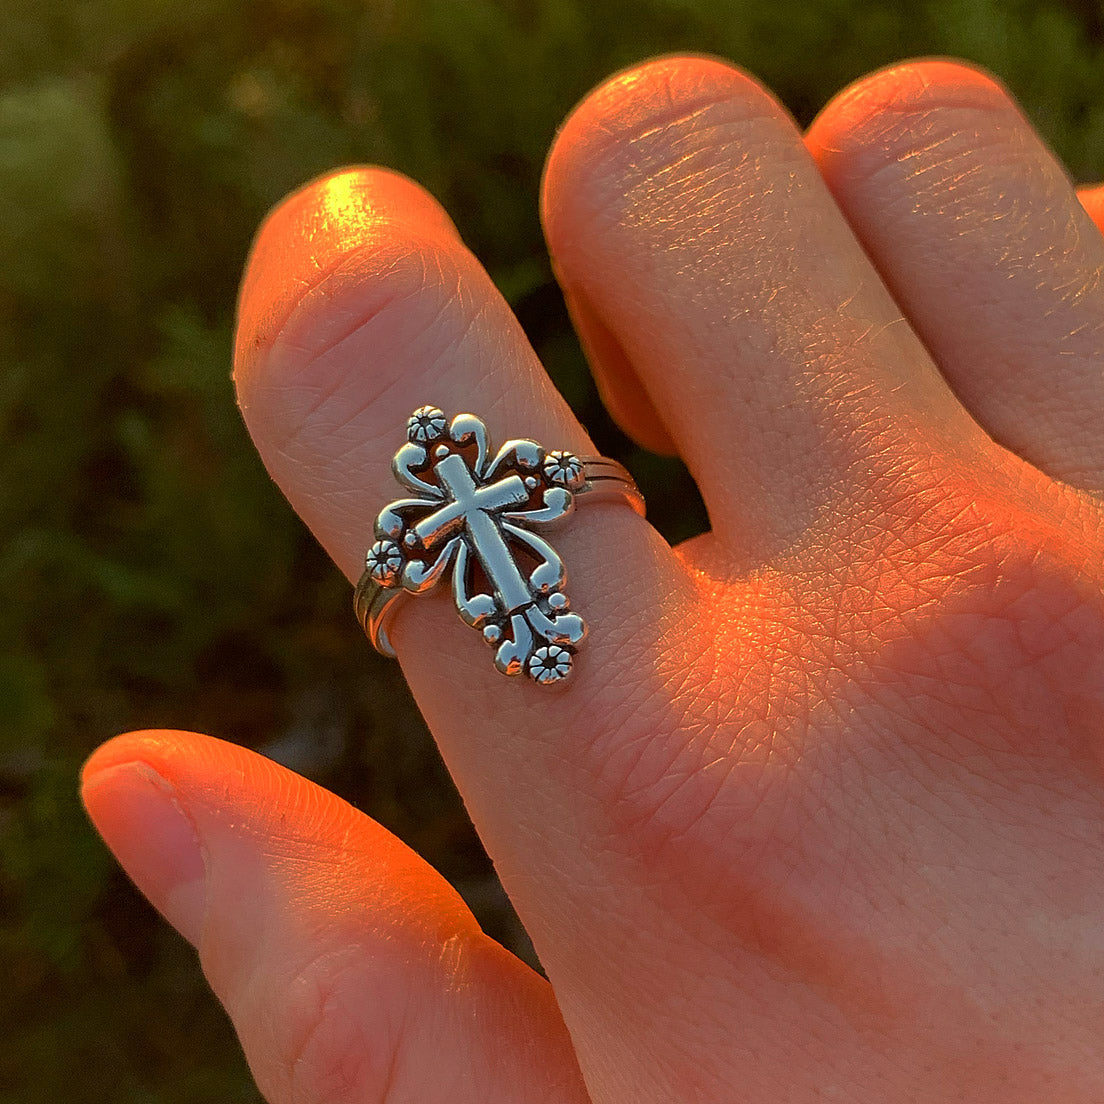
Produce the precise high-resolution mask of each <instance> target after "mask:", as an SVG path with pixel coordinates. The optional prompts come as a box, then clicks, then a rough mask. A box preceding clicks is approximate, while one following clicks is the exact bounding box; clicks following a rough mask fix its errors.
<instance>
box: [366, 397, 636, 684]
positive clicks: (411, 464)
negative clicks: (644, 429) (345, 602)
mask: <svg viewBox="0 0 1104 1104" xmlns="http://www.w3.org/2000/svg"><path fill="white" fill-rule="evenodd" d="M406 435H407V441H406V443H405V444H404V445H402V447H401V448H400V449H399V450H398V452H396V453H395V458H394V461H393V463H392V470H393V472H394V474H395V478H396V479H397V480H398V481H399V483H400V484H401V485H402V486H403V487H404V488H405V490H407V491H408V492H410V494H411V496H412V497H409V498H400V499H397V500H396V501H394V502H392V503H390V505H388V506H386V507H385V508H384V509H383V510H382V511H381V512H380V514H379V516H378V517H377V518H376V525H375V536H376V541H375V543H374V544H373V545H372V547H371V548H369V549H368V553H367V556H366V557H365V567H364V573H363V575H361V577H360V582H359V583H358V584H357V588H356V593H355V595H354V608H355V610H356V614H357V619H358V620H359V621H360V623H361V625H362V626H363V627H364V631H365V632H366V633H367V634H368V638H369V639H370V640H371V641H372V644H373V645H375V647H376V649H377V650H378V651H380V652H382V653H383V654H384V655H388V656H394V654H395V651H394V649H393V648H392V646H391V641H390V639H389V638H388V633H387V627H388V624H389V622H390V619H391V618H392V617H393V616H394V613H395V608H396V607H395V601H396V599H398V598H399V597H401V596H402V595H404V594H425V593H428V592H429V591H430V590H431V589H432V588H433V587H434V586H435V584H436V583H437V582H438V581H439V580H440V579H442V578H443V577H444V576H445V574H446V573H447V571H448V569H449V568H450V567H451V568H452V589H453V596H454V598H455V601H456V609H457V611H458V612H459V614H460V617H461V618H462V619H463V620H464V621H465V622H466V623H467V624H468V625H471V626H472V627H473V628H475V629H478V630H479V631H480V632H481V633H482V635H483V639H484V640H485V641H486V642H487V643H488V644H489V645H491V646H492V647H493V648H494V649H495V661H494V662H495V666H496V667H497V668H498V670H499V671H501V672H502V673H503V674H505V675H518V674H523V673H524V674H525V675H527V676H528V677H529V678H531V679H532V680H533V681H534V682H537V683H539V684H541V685H552V684H554V683H557V682H560V681H561V680H563V679H564V678H566V677H567V676H568V675H569V674H570V673H571V669H572V664H573V662H574V656H575V653H576V651H577V650H578V648H579V645H580V644H581V643H582V641H583V638H584V637H585V636H586V631H587V630H586V625H585V623H584V622H583V619H582V618H581V617H580V616H579V615H578V614H577V613H573V612H571V610H570V609H569V603H568V599H567V595H566V594H565V593H564V589H563V588H564V584H565V582H566V580H567V572H566V570H565V568H564V564H563V561H562V560H561V559H560V557H559V556H558V555H557V554H556V552H555V550H554V549H553V548H552V546H551V545H550V544H549V543H548V542H547V541H546V540H545V539H544V538H543V537H541V536H539V535H538V534H537V533H536V532H534V530H535V529H542V528H545V527H547V526H550V525H554V524H555V523H556V522H558V521H561V520H562V519H563V518H566V517H567V516H568V514H570V513H571V511H572V510H573V509H574V507H575V505H576V503H577V502H583V501H595V500H609V499H615V500H618V501H622V502H626V503H628V504H629V505H630V506H631V507H632V508H633V509H634V510H636V512H637V513H638V514H641V515H643V513H644V499H643V496H642V495H641V494H640V491H639V489H638V488H637V486H636V484H635V483H634V482H633V479H632V476H631V475H629V473H628V472H627V471H626V470H625V468H624V467H622V465H621V464H619V463H618V462H617V461H616V460H610V459H609V458H607V457H604V456H597V457H580V456H575V455H574V454H573V453H570V452H564V451H552V452H548V451H546V450H545V449H544V448H543V447H542V446H541V445H539V444H537V442H536V441H531V440H528V439H526V438H519V439H517V440H512V441H507V442H506V443H505V444H504V445H503V446H502V447H501V448H500V449H499V450H498V451H497V452H496V453H494V455H493V456H492V455H491V449H490V441H489V438H488V435H487V427H486V426H485V425H484V424H483V422H482V420H481V419H479V418H477V417H476V416H475V415H474V414H458V415H457V416H456V417H455V418H453V419H452V421H451V422H449V421H448V419H447V418H446V417H445V415H444V414H443V413H442V411H440V410H439V409H438V408H437V407H435V406H423V407H420V408H419V409H418V410H415V411H414V413H413V414H412V415H411V416H410V419H409V420H408V422H407V432H406ZM519 554H520V558H519Z"/></svg>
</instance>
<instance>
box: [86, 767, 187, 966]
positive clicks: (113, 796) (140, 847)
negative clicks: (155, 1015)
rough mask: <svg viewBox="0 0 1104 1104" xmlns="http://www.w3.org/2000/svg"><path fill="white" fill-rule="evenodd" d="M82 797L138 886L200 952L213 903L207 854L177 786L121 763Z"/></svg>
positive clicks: (90, 783) (94, 779)
mask: <svg viewBox="0 0 1104 1104" xmlns="http://www.w3.org/2000/svg"><path fill="white" fill-rule="evenodd" d="M82 797H83V799H84V805H85V808H86V809H87V810H88V815H89V816H90V817H91V818H92V822H93V823H94V824H95V825H96V828H97V830H98V831H99V833H100V835H101V836H103V838H104V841H105V842H106V843H107V846H108V847H110V848H111V850H112V851H113V852H114V853H115V857H116V858H117V859H118V860H119V864H120V865H121V866H122V868H123V869H124V870H125V871H126V872H127V874H129V875H130V877H131V879H132V880H133V882H134V884H135V885H136V886H137V887H138V888H139V889H140V890H141V891H142V892H143V893H144V894H145V895H146V896H147V897H148V898H149V899H150V902H151V903H152V904H153V906H154V907H155V908H156V909H157V910H158V911H159V912H160V913H161V915H162V916H164V917H165V919H166V920H168V922H169V923H170V924H172V926H173V927H174V928H176V930H177V931H178V932H180V934H181V935H182V936H184V938H185V939H187V940H188V942H189V943H191V944H192V945H193V946H198V944H199V938H200V934H201V932H202V930H203V916H204V911H205V907H206V897H207V892H206V871H205V868H204V862H203V852H202V849H201V847H200V843H199V837H198V836H197V835H196V831H195V827H194V826H193V824H192V822H191V821H190V820H189V819H188V816H187V814H186V813H185V812H184V810H183V808H182V807H181V805H180V802H179V800H178V799H177V796H176V793H175V791H174V790H173V788H172V786H170V785H169V783H168V782H167V781H166V780H165V779H164V778H162V777H161V775H159V774H158V773H157V772H156V771H155V770H154V769H153V768H152V767H151V766H149V764H147V763H142V762H131V763H121V764H118V765H116V766H112V767H107V768H105V769H104V770H102V771H98V772H96V773H95V774H93V775H91V776H89V777H86V778H85V779H84V783H83V787H82Z"/></svg>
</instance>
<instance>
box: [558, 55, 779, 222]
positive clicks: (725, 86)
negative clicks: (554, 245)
mask: <svg viewBox="0 0 1104 1104" xmlns="http://www.w3.org/2000/svg"><path fill="white" fill-rule="evenodd" d="M780 127H781V128H782V129H783V130H784V132H785V134H786V136H787V137H789V138H792V136H793V126H792V123H791V122H790V121H789V119H788V117H787V116H786V114H785V111H784V109H783V108H782V107H781V106H780V105H779V104H778V102H777V101H776V100H775V99H774V98H773V96H772V95H771V93H770V92H768V91H767V90H766V89H765V88H764V87H763V86H762V85H760V84H759V83H758V82H757V81H756V80H755V79H754V78H752V77H751V76H750V75H748V74H747V73H745V72H744V71H742V70H740V69H738V68H736V67H735V66H732V65H729V64H727V63H724V62H721V61H717V60H714V59H711V58H707V57H698V56H679V57H667V58H660V59H658V60H655V61H652V62H648V63H646V64H644V65H641V66H637V67H635V68H633V69H630V70H627V71H626V72H624V73H621V74H618V75H617V76H615V77H613V78H612V79H611V80H609V81H608V82H607V83H606V84H604V85H601V86H600V87H599V88H598V89H596V90H595V91H594V92H593V93H591V95H590V96H589V97H588V98H587V99H586V100H584V101H583V103H582V104H581V105H580V106H579V107H578V108H577V109H576V110H575V112H574V113H573V114H572V116H571V117H570V118H569V119H568V121H567V123H566V124H565V125H564V128H563V130H562V131H561V134H560V137H559V138H558V140H557V142H556V144H555V146H554V147H553V150H552V153H551V155H550V158H549V163H548V170H547V173H546V181H545V216H546V221H547V222H548V223H549V224H550V227H552V228H553V230H554V224H555V223H557V222H558V221H559V218H560V213H561V206H560V205H561V204H562V203H565V202H570V203H571V204H572V205H573V207H574V206H576V205H577V204H578V203H580V202H585V203H586V205H587V209H586V210H585V211H583V212H581V213H582V214H583V216H584V218H586V217H587V216H589V218H590V219H593V220H596V221H605V220H609V219H621V218H623V217H624V216H625V214H626V212H628V211H631V210H632V208H633V206H634V204H638V203H639V202H640V199H641V196H642V194H643V193H644V191H645V190H647V192H648V194H649V195H650V196H652V201H653V202H654V201H655V192H656V190H657V189H658V190H659V191H660V192H662V190H663V189H664V188H665V187H666V186H667V185H668V183H669V180H668V178H669V177H671V176H672V175H675V176H677V177H678V179H677V180H676V181H673V182H672V183H673V184H675V185H677V187H678V188H679V189H684V188H685V187H686V177H687V174H688V173H691V174H693V173H694V172H695V170H698V172H697V174H696V175H698V176H700V177H706V176H709V175H710V173H709V166H710V163H711V162H714V163H715V162H716V160H717V158H718V153H717V150H718V148H719V149H721V150H722V151H723V150H724V148H725V147H724V145H718V142H717V139H718V137H724V138H727V139H729V140H730V141H731V139H733V138H737V137H739V136H741V135H743V136H744V137H745V138H746V142H744V143H741V144H742V145H747V146H750V145H752V144H759V143H762V142H764V141H766V142H773V144H775V145H777V144H778V143H777V139H776V138H775V137H774V135H776V134H777V133H778V131H779V129H780ZM675 166H678V169H679V171H678V173H677V174H672V172H671V170H672V169H673V168H674V167H675ZM572 213H573V214H574V215H576V216H577V215H578V214H579V213H580V212H578V211H574V210H573V212H572Z"/></svg>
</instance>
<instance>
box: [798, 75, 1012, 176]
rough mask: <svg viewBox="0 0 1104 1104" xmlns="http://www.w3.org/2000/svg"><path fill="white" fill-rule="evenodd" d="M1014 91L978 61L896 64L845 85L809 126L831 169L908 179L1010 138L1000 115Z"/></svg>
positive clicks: (1009, 104) (1009, 107)
mask: <svg viewBox="0 0 1104 1104" xmlns="http://www.w3.org/2000/svg"><path fill="white" fill-rule="evenodd" d="M1014 110H1015V108H1014V106H1013V104H1012V101H1011V97H1010V96H1009V94H1008V92H1007V91H1006V90H1005V89H1004V87H1003V86H1002V85H1001V84H1000V83H999V81H998V80H997V79H996V77H994V76H993V75H992V74H990V73H988V72H987V71H986V70H984V69H982V68H981V67H979V66H974V65H971V64H967V63H965V62H959V61H949V60H943V59H936V60H922V61H913V62H906V63H904V64H901V65H894V66H891V67H889V68H887V69H882V70H879V71H877V72H875V73H872V74H870V75H869V76H867V77H864V78H862V79H861V80H859V81H858V82H856V83H855V84H854V85H852V86H851V87H850V88H847V89H845V90H844V91H843V92H841V93H840V94H839V95H838V96H837V97H836V98H835V99H834V100H832V101H831V103H829V104H828V106H827V107H826V108H825V109H824V111H823V112H822V113H821V115H820V116H819V117H818V118H817V119H816V120H815V121H814V123H813V125H812V127H810V132H809V140H810V145H811V146H812V147H813V148H814V149H815V150H817V151H818V155H819V159H820V161H821V164H822V165H823V166H825V167H826V168H827V169H828V170H829V171H837V172H838V171H843V170H844V169H846V171H847V172H848V173H849V174H850V175H854V176H857V177H860V178H876V177H881V176H885V175H889V176H892V177H895V178H899V177H903V178H906V179H910V178H915V177H918V176H921V175H923V173H924V172H925V171H929V172H930V171H932V170H933V169H934V168H935V167H937V166H944V167H946V168H947V169H948V171H953V169H954V166H955V165H956V164H957V161H958V158H960V157H965V156H967V155H969V156H970V157H971V158H973V159H976V156H977V151H978V149H979V147H984V146H985V145H992V144H993V143H994V142H1000V141H1007V140H1008V138H1009V135H1010V134H1011V133H1012V131H1011V130H1010V129H1009V128H1008V127H1006V126H1002V125H1001V124H1000V123H999V121H998V119H999V117H1000V116H1008V115H1009V114H1010V113H1012V112H1014Z"/></svg>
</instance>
